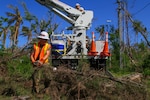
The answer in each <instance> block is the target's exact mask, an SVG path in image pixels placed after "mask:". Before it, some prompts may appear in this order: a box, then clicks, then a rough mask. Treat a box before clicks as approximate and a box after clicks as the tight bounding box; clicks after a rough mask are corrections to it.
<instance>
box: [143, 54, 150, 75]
mask: <svg viewBox="0 0 150 100" xmlns="http://www.w3.org/2000/svg"><path fill="white" fill-rule="evenodd" d="M142 68H143V74H144V75H145V76H149V75H150V54H149V55H147V56H146V57H145V59H144V61H143V65H142Z"/></svg>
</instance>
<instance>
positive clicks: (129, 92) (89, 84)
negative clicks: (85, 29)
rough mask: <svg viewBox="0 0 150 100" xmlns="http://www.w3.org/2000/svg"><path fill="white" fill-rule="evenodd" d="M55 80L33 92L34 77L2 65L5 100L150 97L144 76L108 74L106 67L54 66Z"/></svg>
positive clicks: (1, 92) (0, 74) (0, 83)
mask: <svg viewBox="0 0 150 100" xmlns="http://www.w3.org/2000/svg"><path fill="white" fill-rule="evenodd" d="M51 72H52V80H51V82H50V86H49V88H48V91H47V92H44V93H41V94H32V93H31V88H32V81H31V79H23V78H22V77H21V76H7V71H6V69H5V67H2V66H1V67H0V99H4V100H38V99H39V100H148V93H147V90H146V87H145V86H144V84H143V81H142V79H136V80H131V79H130V78H133V77H134V76H136V75H134V76H132V75H130V76H131V77H130V76H124V77H121V78H115V77H109V76H108V75H106V73H105V71H103V70H84V69H81V70H71V69H69V68H66V67H63V66H61V67H59V68H58V69H57V70H55V71H54V70H51Z"/></svg>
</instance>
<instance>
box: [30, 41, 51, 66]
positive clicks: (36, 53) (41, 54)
mask: <svg viewBox="0 0 150 100" xmlns="http://www.w3.org/2000/svg"><path fill="white" fill-rule="evenodd" d="M33 47H34V56H33V57H34V59H35V60H37V58H38V56H39V59H38V60H40V61H41V62H43V63H48V58H47V59H46V60H45V61H43V57H44V56H45V55H46V51H47V50H48V49H49V48H50V47H51V45H50V44H48V43H46V44H45V45H44V46H43V47H42V49H41V50H40V46H39V45H38V43H36V44H34V46H33Z"/></svg>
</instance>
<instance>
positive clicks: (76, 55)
mask: <svg viewBox="0 0 150 100" xmlns="http://www.w3.org/2000/svg"><path fill="white" fill-rule="evenodd" d="M36 1H37V2H38V3H40V4H41V5H43V6H45V7H47V8H48V9H50V10H51V11H53V12H54V13H55V14H57V15H58V16H60V17H61V18H62V19H64V20H65V21H67V22H68V23H70V24H71V26H70V27H68V28H67V30H71V31H72V33H71V34H65V33H64V32H62V33H61V34H55V33H52V34H51V44H52V65H53V66H59V65H61V64H67V65H68V66H69V67H71V68H72V69H76V68H77V66H78V60H80V59H88V60H89V61H90V66H91V67H95V68H98V69H99V68H102V67H104V66H106V59H107V56H103V57H101V56H100V53H101V52H103V48H104V44H105V41H96V42H95V45H96V47H97V49H96V52H97V53H96V55H95V53H94V55H92V53H89V52H90V51H89V49H88V46H87V45H88V44H89V43H88V41H89V39H87V35H86V31H87V30H88V29H89V28H90V27H91V23H92V19H93V11H91V10H85V11H84V12H81V11H79V10H77V9H76V8H74V7H71V6H69V5H67V4H65V3H63V2H61V1H59V0H36ZM93 42H94V41H92V44H93ZM94 50H95V49H94ZM92 52H93V51H92ZM88 54H90V55H88Z"/></svg>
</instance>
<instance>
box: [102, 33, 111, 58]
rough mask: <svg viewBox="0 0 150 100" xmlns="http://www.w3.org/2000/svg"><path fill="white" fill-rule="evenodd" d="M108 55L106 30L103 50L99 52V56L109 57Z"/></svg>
mask: <svg viewBox="0 0 150 100" xmlns="http://www.w3.org/2000/svg"><path fill="white" fill-rule="evenodd" d="M109 56H110V52H109V48H108V32H106V40H105V44H104V49H103V51H102V52H101V53H100V57H101V58H102V57H109Z"/></svg>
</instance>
